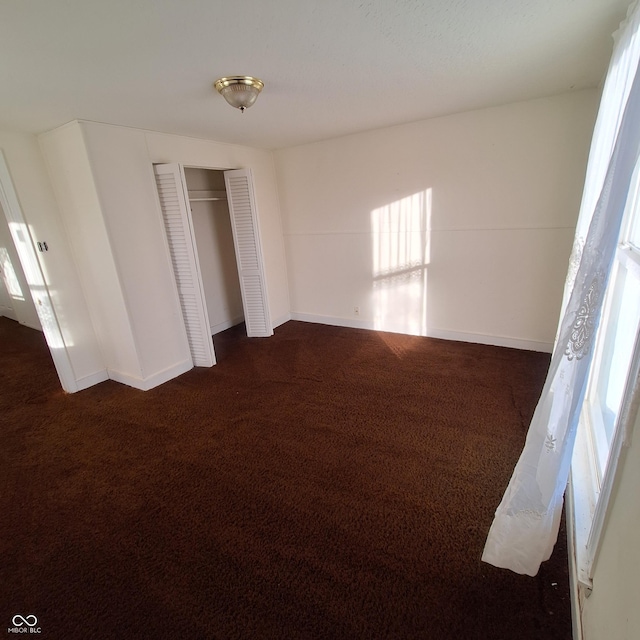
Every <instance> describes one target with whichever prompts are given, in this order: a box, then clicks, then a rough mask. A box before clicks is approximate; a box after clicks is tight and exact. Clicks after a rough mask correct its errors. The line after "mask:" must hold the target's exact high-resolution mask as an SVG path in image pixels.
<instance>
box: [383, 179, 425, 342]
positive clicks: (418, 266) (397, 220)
mask: <svg viewBox="0 0 640 640" xmlns="http://www.w3.org/2000/svg"><path fill="white" fill-rule="evenodd" d="M431 206H432V189H431V188H428V189H426V190H424V191H419V192H418V193H414V194H413V195H410V196H407V197H405V198H402V199H400V200H396V201H395V202H392V203H390V204H386V205H384V206H382V207H379V208H377V209H374V210H373V211H372V212H371V237H372V241H373V247H372V256H373V265H372V271H373V288H372V303H373V305H372V306H373V313H374V328H375V329H378V330H381V331H392V332H395V333H406V334H411V335H423V336H424V335H427V267H428V265H429V260H430V243H431Z"/></svg>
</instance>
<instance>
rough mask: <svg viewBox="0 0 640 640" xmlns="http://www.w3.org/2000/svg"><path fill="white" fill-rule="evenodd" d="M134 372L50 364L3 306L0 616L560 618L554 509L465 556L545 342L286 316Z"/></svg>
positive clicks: (516, 434)
mask: <svg viewBox="0 0 640 640" xmlns="http://www.w3.org/2000/svg"><path fill="white" fill-rule="evenodd" d="M243 331H244V330H243V327H242V326H240V327H236V328H233V329H230V330H228V331H226V332H224V333H223V334H219V335H218V336H216V337H215V339H214V342H215V345H216V350H217V355H218V362H219V364H218V365H217V366H216V367H214V368H212V369H194V370H192V371H191V372H189V373H187V374H185V375H183V376H181V377H180V378H178V379H176V380H173V381H171V382H169V383H167V384H165V385H162V386H161V387H158V388H156V389H154V390H152V391H148V392H146V393H145V392H141V391H137V390H134V389H131V388H128V387H125V386H122V385H119V384H117V383H115V382H107V383H103V384H100V385H98V386H95V387H92V388H91V389H88V390H86V391H82V392H80V393H77V394H73V395H66V394H64V393H63V392H62V391H61V389H60V386H59V383H58V381H57V377H56V374H55V371H54V369H53V366H52V364H51V360H50V356H49V353H48V351H47V349H46V347H45V345H44V342H43V338H42V336H41V334H39V333H38V332H36V331H33V330H31V329H27V328H25V327H22V326H20V325H18V324H16V323H15V322H12V321H10V320H7V319H5V318H0V389H1V394H2V395H1V399H0V416H2V428H1V434H2V446H1V447H0V455H1V465H2V466H1V471H0V474H1V475H0V478H1V485H0V488H1V492H2V498H1V502H0V557H1V559H2V560H1V561H2V567H1V573H0V634H2V635H4V634H5V632H6V628H8V627H11V626H12V625H11V619H12V617H13V616H14V615H16V614H20V615H23V616H27V615H29V614H33V615H35V616H37V618H38V625H39V626H40V628H41V630H42V633H41V634H40V636H39V637H43V638H56V639H58V638H60V639H65V640H66V639H70V640H73V639H76V638H77V639H101V638H153V639H163V638H189V639H194V640H195V639H197V638H203V639H205V638H207V639H210V638H218V639H221V640H227V639H228V640H232V639H236V638H243V639H244V638H257V639H263V638H273V639H276V638H277V639H279V640H280V639H285V638H286V639H293V638H318V639H332V638H336V639H352V638H353V639H360V638H371V639H378V638H380V639H382V638H385V639H387V638H397V639H401V638H402V639H418V638H433V639H436V640H439V639H445V640H446V639H454V638H455V639H456V640H471V639H474V638H478V639H483V640H485V639H488V640H500V639H509V640H516V639H517V640H526V639H534V638H535V639H536V640H538V639H544V640H549V639H551V640H554V639H562V640H569V639H570V637H571V631H570V626H571V622H570V602H569V595H568V593H569V591H568V577H567V556H566V546H565V543H564V531H561V535H560V542H559V544H558V547H557V549H556V552H555V553H554V556H553V558H552V559H551V560H550V561H549V562H548V563H546V564H545V565H544V566H543V568H542V570H541V572H540V573H539V575H538V576H537V577H535V578H529V577H525V576H518V575H515V574H512V573H510V572H508V571H505V570H499V569H496V568H494V567H491V566H488V565H486V564H483V563H481V562H480V555H481V552H482V547H483V544H484V540H485V536H486V533H487V531H488V528H489V525H490V523H491V519H492V515H493V511H494V510H495V508H496V506H497V504H498V503H499V501H500V499H501V497H502V492H503V491H504V488H505V486H506V483H507V481H508V478H509V476H510V474H511V470H512V468H513V465H514V463H515V461H516V459H517V456H518V454H519V452H520V449H521V447H522V444H523V442H524V437H525V432H526V426H527V424H528V422H529V419H530V417H531V415H532V413H533V409H534V406H535V403H536V401H537V398H538V395H539V393H540V390H541V388H542V384H543V380H544V376H545V372H546V369H547V366H548V363H549V358H548V356H546V355H543V354H538V353H532V352H526V351H517V350H513V349H504V348H497V347H489V346H481V345H472V344H463V343H456V342H446V341H441V340H434V339H427V338H417V337H411V336H403V335H394V334H388V333H376V332H370V331H360V330H354V329H344V328H336V327H328V326H322V325H314V324H305V323H299V322H289V323H287V324H285V325H283V326H281V327H279V328H278V329H277V330H276V334H275V336H273V337H272V338H268V339H248V338H247V337H246V336H245V335H244V333H243Z"/></svg>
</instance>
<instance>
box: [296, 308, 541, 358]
mask: <svg viewBox="0 0 640 640" xmlns="http://www.w3.org/2000/svg"><path fill="white" fill-rule="evenodd" d="M291 320H299V321H300V322H316V323H318V324H330V325H335V326H337V327H350V328H352V329H370V330H373V331H376V330H377V329H376V328H375V325H374V323H373V321H372V320H358V319H355V318H337V317H333V316H322V315H315V314H311V313H295V312H292V313H291ZM385 331H391V330H389V329H385ZM391 333H401V332H398V331H395V332H394V331H391ZM425 337H428V338H440V339H442V340H455V341H458V342H473V343H475V344H487V345H491V346H494V347H509V348H511V349H523V350H526V351H541V352H543V353H551V352H552V351H553V343H551V342H540V341H537V340H523V339H521V338H509V337H506V336H492V335H485V334H481V333H467V332H461V331H449V330H447V329H428V330H427V332H426V336H425Z"/></svg>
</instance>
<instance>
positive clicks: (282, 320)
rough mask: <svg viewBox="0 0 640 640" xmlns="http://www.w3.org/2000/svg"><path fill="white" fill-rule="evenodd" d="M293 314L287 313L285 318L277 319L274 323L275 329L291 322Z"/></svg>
mask: <svg viewBox="0 0 640 640" xmlns="http://www.w3.org/2000/svg"><path fill="white" fill-rule="evenodd" d="M291 319H292V318H291V314H290V313H287V314H285V315H283V316H280V317H279V318H276V319H275V320H274V321H273V328H274V329H275V328H276V327H279V326H280V325H281V324H284V323H285V322H289V320H291Z"/></svg>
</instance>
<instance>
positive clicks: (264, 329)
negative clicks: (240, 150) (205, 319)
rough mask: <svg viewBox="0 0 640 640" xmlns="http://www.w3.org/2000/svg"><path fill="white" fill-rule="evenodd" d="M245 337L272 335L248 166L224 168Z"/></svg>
mask: <svg viewBox="0 0 640 640" xmlns="http://www.w3.org/2000/svg"><path fill="white" fill-rule="evenodd" d="M224 181H225V185H226V187H227V201H228V203H229V213H230V214H231V229H232V231H233V243H234V245H235V249H236V261H237V263H238V275H239V276H240V289H241V291H242V304H243V306H244V320H245V324H246V326H247V335H248V336H249V337H258V336H270V335H273V327H272V325H271V318H270V314H269V301H268V297H267V287H266V279H265V275H264V263H263V259H262V247H261V244H260V232H259V227H258V215H257V209H256V201H255V196H254V193H253V177H252V175H251V169H237V170H234V171H225V172H224Z"/></svg>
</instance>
